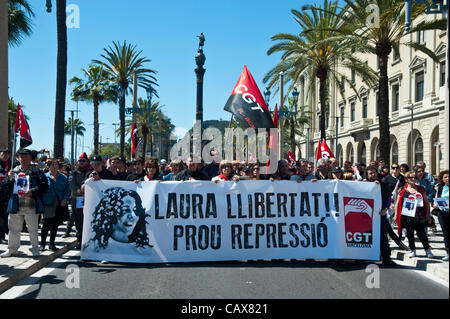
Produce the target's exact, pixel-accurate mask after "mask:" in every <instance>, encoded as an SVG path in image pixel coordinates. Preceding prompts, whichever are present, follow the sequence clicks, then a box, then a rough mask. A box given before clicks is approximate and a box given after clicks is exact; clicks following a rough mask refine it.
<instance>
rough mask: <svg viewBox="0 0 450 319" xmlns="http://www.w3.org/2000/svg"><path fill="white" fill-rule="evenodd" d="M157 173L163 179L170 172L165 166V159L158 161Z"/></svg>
mask: <svg viewBox="0 0 450 319" xmlns="http://www.w3.org/2000/svg"><path fill="white" fill-rule="evenodd" d="M159 172H160V173H161V176H162V177H164V176H166V175H167V174H169V173H170V170H169V168H168V165H167V161H166V160H165V159H162V160H160V161H159Z"/></svg>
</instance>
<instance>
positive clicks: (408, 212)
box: [402, 195, 417, 217]
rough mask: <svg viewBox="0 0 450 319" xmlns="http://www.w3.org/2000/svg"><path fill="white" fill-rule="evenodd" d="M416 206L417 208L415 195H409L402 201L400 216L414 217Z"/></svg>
mask: <svg viewBox="0 0 450 319" xmlns="http://www.w3.org/2000/svg"><path fill="white" fill-rule="evenodd" d="M416 208H417V202H416V196H414V195H409V196H408V197H407V198H405V200H404V201H403V206H402V216H408V217H415V216H416Z"/></svg>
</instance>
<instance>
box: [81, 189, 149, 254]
mask: <svg viewBox="0 0 450 319" xmlns="http://www.w3.org/2000/svg"><path fill="white" fill-rule="evenodd" d="M149 216H150V215H148V214H146V213H145V209H144V208H143V206H142V200H141V198H140V196H139V194H138V193H136V192H135V191H132V190H126V189H123V188H121V187H113V188H108V189H106V190H105V191H104V192H103V197H102V198H101V200H100V202H99V203H98V204H97V206H96V208H95V211H94V213H93V215H92V218H93V219H92V221H91V233H92V234H93V237H92V238H91V239H90V240H89V241H88V243H87V244H86V245H85V247H83V249H87V248H88V247H89V246H90V245H91V244H93V250H94V251H95V252H102V253H105V254H108V253H111V254H121V253H125V254H126V252H125V251H123V250H124V249H129V248H130V245H132V244H134V245H133V246H134V247H136V248H147V247H152V245H150V243H149V238H148V234H147V230H146V224H147V222H146V221H145V218H146V217H149Z"/></svg>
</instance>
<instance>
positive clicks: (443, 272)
mask: <svg viewBox="0 0 450 319" xmlns="http://www.w3.org/2000/svg"><path fill="white" fill-rule="evenodd" d="M434 220H435V222H436V226H437V232H436V233H435V234H434V233H433V232H432V231H431V229H430V228H428V240H429V243H430V246H431V251H432V253H433V255H434V257H433V258H427V256H426V254H425V250H424V249H423V246H422V243H421V242H420V241H419V239H418V238H417V235H416V236H415V239H416V255H417V257H414V258H410V257H409V256H408V255H409V250H408V251H405V250H400V249H399V248H398V246H397V245H396V244H395V242H394V241H393V240H392V239H390V238H389V239H390V241H389V244H390V246H391V257H392V259H393V260H394V261H395V260H399V261H402V262H403V263H404V264H406V265H407V266H411V267H414V268H416V269H417V270H421V271H425V272H427V273H429V274H430V275H432V276H435V277H438V278H440V279H442V280H444V281H446V282H447V283H448V282H449V279H448V276H449V264H448V261H442V257H444V256H445V245H444V237H443V235H442V229H441V225H440V224H439V221H438V218H437V217H436V216H434ZM394 231H395V232H396V233H397V228H394ZM402 240H403V243H404V244H405V245H406V246H408V240H407V239H406V238H405V236H403V239H402Z"/></svg>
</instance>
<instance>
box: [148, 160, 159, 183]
mask: <svg viewBox="0 0 450 319" xmlns="http://www.w3.org/2000/svg"><path fill="white" fill-rule="evenodd" d="M145 172H146V174H145V176H144V181H159V180H161V176H160V174H159V165H158V163H157V162H156V163H155V162H154V161H151V162H147V163H146V165H145Z"/></svg>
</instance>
